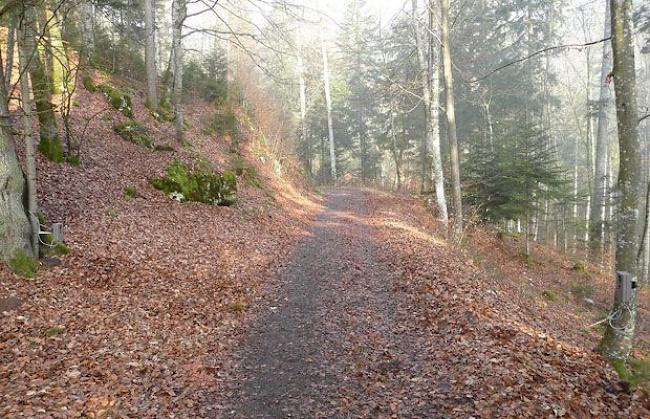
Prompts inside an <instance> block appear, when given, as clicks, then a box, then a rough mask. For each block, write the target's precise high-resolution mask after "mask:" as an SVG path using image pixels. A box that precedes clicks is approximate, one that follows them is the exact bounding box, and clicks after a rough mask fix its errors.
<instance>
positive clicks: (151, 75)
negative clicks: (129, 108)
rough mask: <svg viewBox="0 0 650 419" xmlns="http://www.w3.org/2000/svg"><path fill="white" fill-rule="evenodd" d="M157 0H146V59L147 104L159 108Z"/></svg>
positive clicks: (153, 108)
mask: <svg viewBox="0 0 650 419" xmlns="http://www.w3.org/2000/svg"><path fill="white" fill-rule="evenodd" d="M154 2H155V0H144V30H145V48H144V61H145V66H146V68H147V104H148V105H149V109H151V110H152V111H155V110H157V109H158V70H157V67H156V24H155V21H156V19H155V10H156V9H155V6H154Z"/></svg>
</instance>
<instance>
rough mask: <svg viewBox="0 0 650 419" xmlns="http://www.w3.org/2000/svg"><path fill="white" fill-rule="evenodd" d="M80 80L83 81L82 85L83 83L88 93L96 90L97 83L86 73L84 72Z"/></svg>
mask: <svg viewBox="0 0 650 419" xmlns="http://www.w3.org/2000/svg"><path fill="white" fill-rule="evenodd" d="M82 82H83V85H84V89H86V90H87V91H89V92H90V93H95V92H96V91H97V85H96V84H95V81H94V80H93V78H92V77H90V76H89V75H88V74H86V75H85V76H84V77H83V80H82Z"/></svg>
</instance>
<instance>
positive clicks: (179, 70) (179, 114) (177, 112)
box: [172, 0, 187, 143]
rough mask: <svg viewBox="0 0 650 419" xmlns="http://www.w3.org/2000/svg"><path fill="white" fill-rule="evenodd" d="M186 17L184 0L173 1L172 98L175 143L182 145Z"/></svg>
mask: <svg viewBox="0 0 650 419" xmlns="http://www.w3.org/2000/svg"><path fill="white" fill-rule="evenodd" d="M186 16H187V5H186V0H174V2H173V4H172V54H173V57H174V58H173V68H174V70H173V71H174V87H173V89H172V98H173V103H174V117H175V125H176V141H178V142H179V143H182V142H183V141H184V138H183V129H184V126H183V125H184V122H183V106H182V102H183V55H184V54H183V23H184V22H185V17H186Z"/></svg>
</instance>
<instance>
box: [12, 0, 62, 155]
mask: <svg viewBox="0 0 650 419" xmlns="http://www.w3.org/2000/svg"><path fill="white" fill-rule="evenodd" d="M34 4H35V3H34V2H28V1H25V2H23V5H22V7H23V16H22V22H21V25H24V26H25V30H26V31H27V36H26V38H25V40H24V42H25V51H27V53H28V54H29V75H30V77H31V80H32V91H33V93H34V102H35V105H36V112H37V114H38V124H39V132H40V140H41V146H40V150H41V151H42V152H43V154H45V155H46V156H47V157H48V158H50V159H52V157H54V160H59V159H60V156H59V154H60V153H58V152H57V150H60V149H61V138H60V137H59V128H58V126H57V123H56V116H55V114H54V105H53V104H52V101H51V99H52V96H51V95H52V92H51V88H50V80H49V77H48V75H47V72H46V70H45V66H44V64H43V61H42V59H41V57H40V55H39V53H38V51H37V48H36V39H37V38H36V36H37V31H36V28H37V24H38V22H37V19H36V16H37V13H36V9H35V6H34Z"/></svg>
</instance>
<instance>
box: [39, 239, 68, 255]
mask: <svg viewBox="0 0 650 419" xmlns="http://www.w3.org/2000/svg"><path fill="white" fill-rule="evenodd" d="M45 237H49V240H47V241H49V242H51V243H48V244H49V246H46V248H45V251H44V253H45V254H46V255H48V256H64V255H67V254H68V253H70V248H69V247H68V245H66V244H65V243H61V242H57V243H54V242H53V240H52V238H51V236H50V235H47V236H45ZM44 241H45V240H44Z"/></svg>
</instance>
